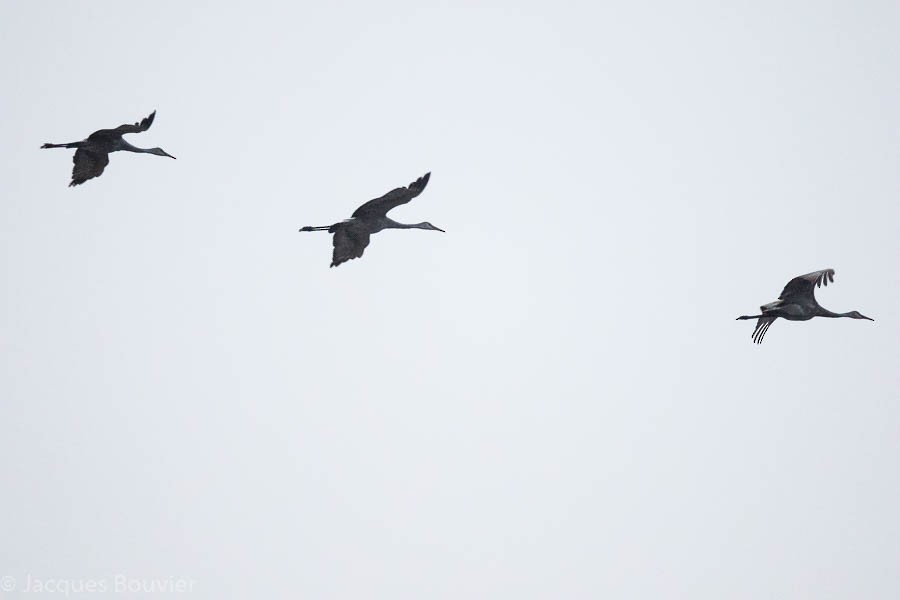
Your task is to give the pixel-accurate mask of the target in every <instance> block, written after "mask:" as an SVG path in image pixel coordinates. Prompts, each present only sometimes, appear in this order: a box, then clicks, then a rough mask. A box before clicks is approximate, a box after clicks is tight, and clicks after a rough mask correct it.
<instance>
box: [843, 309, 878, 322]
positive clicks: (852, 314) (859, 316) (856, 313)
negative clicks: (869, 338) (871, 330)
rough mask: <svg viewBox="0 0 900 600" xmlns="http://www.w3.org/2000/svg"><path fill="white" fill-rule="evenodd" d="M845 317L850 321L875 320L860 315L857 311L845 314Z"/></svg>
mask: <svg viewBox="0 0 900 600" xmlns="http://www.w3.org/2000/svg"><path fill="white" fill-rule="evenodd" d="M847 316H848V317H850V318H851V319H866V320H868V321H874V320H875V319H871V318H869V317H867V316H865V315H862V314H860V313H859V311H858V310H853V311H850V312H849V313H847Z"/></svg>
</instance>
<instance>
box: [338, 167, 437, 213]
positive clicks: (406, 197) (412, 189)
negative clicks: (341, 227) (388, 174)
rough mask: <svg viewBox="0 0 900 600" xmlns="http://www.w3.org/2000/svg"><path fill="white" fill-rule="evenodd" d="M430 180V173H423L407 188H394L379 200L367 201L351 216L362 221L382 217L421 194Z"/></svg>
mask: <svg viewBox="0 0 900 600" xmlns="http://www.w3.org/2000/svg"><path fill="white" fill-rule="evenodd" d="M430 178H431V173H430V172H429V173H425V175H423V176H422V177H419V178H418V179H416V180H415V181H413V182H412V183H411V184H409V185H408V186H407V187H401V188H395V189H393V190H391V191H389V192H388V193H387V194H385V195H384V196H382V197H381V198H375V199H374V200H369V201H368V202H366V203H365V204H363V205H362V206H360V207H359V208H357V209H356V210H355V211H353V215H352V216H353V217H359V218H362V219H365V218H366V217H383V216H384V215H386V214H387V212H388V211H389V210H391V209H392V208H397V207H398V206H400V205H401V204H406V203H407V202H409V201H410V200H412V199H413V198H415V197H416V196H418V195H419V194H421V193H422V190H424V189H425V186H426V185H428V180H429V179H430Z"/></svg>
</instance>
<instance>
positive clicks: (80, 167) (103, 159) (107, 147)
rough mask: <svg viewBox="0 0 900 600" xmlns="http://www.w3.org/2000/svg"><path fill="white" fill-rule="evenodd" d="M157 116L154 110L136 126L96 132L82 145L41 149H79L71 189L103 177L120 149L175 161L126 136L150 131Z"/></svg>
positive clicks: (45, 146) (62, 145)
mask: <svg viewBox="0 0 900 600" xmlns="http://www.w3.org/2000/svg"><path fill="white" fill-rule="evenodd" d="M155 116H156V111H155V110H154V111H153V112H152V113H150V116H149V117H147V118H145V119H144V120H142V121H141V122H140V123H135V124H134V125H119V126H118V127H116V128H115V129H101V130H100V131H95V132H94V133H92V134H91V135H89V136H88V137H87V139H86V140H82V141H80V142H71V143H69V144H44V145H43V146H41V148H77V150H75V156H74V157H73V158H72V162H74V163H75V166H74V167H73V168H72V182H71V183H70V184H69V187H72V186H73V185H79V184H82V183H84V182H85V181H87V180H88V179H93V178H94V177H99V176H100V175H102V174H103V169H105V168H106V165H108V164H109V153H110V152H117V151H119V150H127V151H128V152H143V153H146V154H156V155H157V156H168V157H169V158H175V157H174V156H172V155H171V154H168V153H166V151H165V150H163V149H162V148H137V147H136V146H132V145H131V144H129V143H128V142H126V141H125V140H124V139H122V136H123V135H125V134H126V133H140V132H142V131H147V130H148V129H150V126H151V125H153V118H154V117H155Z"/></svg>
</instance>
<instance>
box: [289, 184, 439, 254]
mask: <svg viewBox="0 0 900 600" xmlns="http://www.w3.org/2000/svg"><path fill="white" fill-rule="evenodd" d="M430 178H431V173H430V172H429V173H425V175H423V176H422V177H419V178H418V179H416V180H415V181H414V182H412V183H411V184H409V185H408V186H407V187H400V188H396V189H393V190H391V191H390V192H388V193H387V194H385V195H384V196H381V197H380V198H375V199H374V200H369V201H368V202H366V203H365V204H363V205H362V206H360V207H359V208H357V209H356V210H355V211H354V212H353V215H351V217H350V218H349V219H347V220H346V221H341V222H340V223H335V224H334V225H324V226H322V227H309V226H307V227H301V228H300V231H327V232H328V233H332V234H334V236H333V237H332V243H333V244H334V252H333V253H332V256H331V266H332V267H336V266H338V265H340V264H342V263H345V262H347V261H348V260H351V259H353V258H359V257H360V256H362V255H363V251H365V249H366V246H368V245H369V236H371V235H372V234H373V233H378V232H379V231H381V230H382V229H428V230H431V231H441V232H443V231H444V230H443V229H440V228H438V227H435V226H434V225H432V224H431V223H428V222H427V221H425V222H422V223H413V224H406V223H398V222H397V221H394V220H392V219H389V218H388V217H387V216H386V215H387V213H388V211H390V210H391V209H393V208H396V207H398V206H400V205H401V204H406V203H407V202H409V201H410V200H412V199H413V198H415V197H416V196H418V195H419V194H421V193H422V190H424V189H425V186H426V185H428V180H429V179H430Z"/></svg>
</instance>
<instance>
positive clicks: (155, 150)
mask: <svg viewBox="0 0 900 600" xmlns="http://www.w3.org/2000/svg"><path fill="white" fill-rule="evenodd" d="M149 152H150V154H155V155H157V156H168V157H169V158H175V157H174V156H172V155H171V154H169V153H168V152H166V151H165V150H163V149H162V148H150V150H149Z"/></svg>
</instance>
